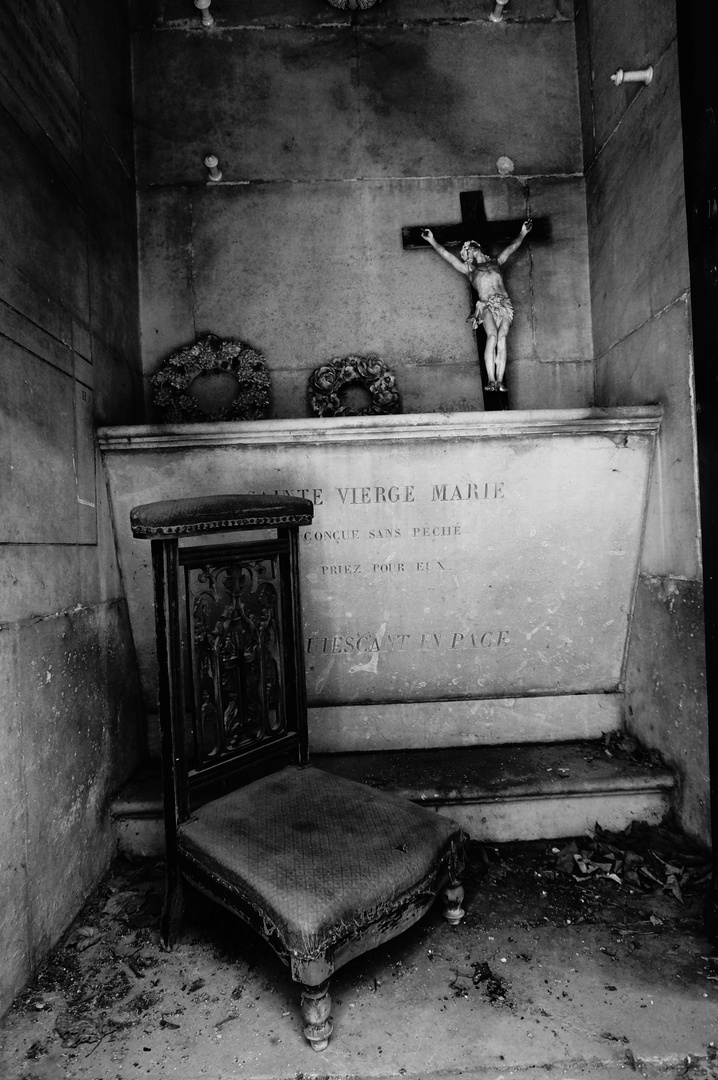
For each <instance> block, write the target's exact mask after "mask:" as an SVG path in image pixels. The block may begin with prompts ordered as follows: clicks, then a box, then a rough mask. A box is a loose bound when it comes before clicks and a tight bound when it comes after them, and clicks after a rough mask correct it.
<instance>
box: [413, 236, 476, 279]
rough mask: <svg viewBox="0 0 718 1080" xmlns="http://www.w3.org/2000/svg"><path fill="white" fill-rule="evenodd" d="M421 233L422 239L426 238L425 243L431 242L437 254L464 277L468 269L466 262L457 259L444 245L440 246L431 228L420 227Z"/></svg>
mask: <svg viewBox="0 0 718 1080" xmlns="http://www.w3.org/2000/svg"><path fill="white" fill-rule="evenodd" d="M421 235H422V237H423V238H424V240H426V242H427V244H431V246H432V247H433V249H434V251H435V252H436V253H437V255H441V257H442V259H446V261H447V262H448V264H449V266H453V268H454V270H458V271H459V273H460V274H463V275H464V277H466V276H467V275H468V273H469V270H468V267H467V265H466V263H465V262H462V261H461V259H457V258H456V255H452V254H451V252H450V251H447V250H446V248H445V247H442V246H441V244H440V243H439V242H438V240H435V239H434V234H433V232H432V231H431V229H422V230H421Z"/></svg>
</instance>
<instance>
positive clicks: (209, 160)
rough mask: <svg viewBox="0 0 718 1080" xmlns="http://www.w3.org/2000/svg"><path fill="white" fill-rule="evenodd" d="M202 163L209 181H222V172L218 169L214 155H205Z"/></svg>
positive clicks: (217, 162)
mask: <svg viewBox="0 0 718 1080" xmlns="http://www.w3.org/2000/svg"><path fill="white" fill-rule="evenodd" d="M204 163H205V165H206V166H207V171H208V172H209V178H210V180H221V179H222V170H221V169H220V168H219V161H218V160H217V158H216V157H215V155H214V154H207V157H206V158H205V159H204Z"/></svg>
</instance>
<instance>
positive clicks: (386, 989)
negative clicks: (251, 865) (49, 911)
mask: <svg viewBox="0 0 718 1080" xmlns="http://www.w3.org/2000/svg"><path fill="white" fill-rule="evenodd" d="M468 854H469V858H468V867H467V871H468V872H467V876H466V885H467V900H466V905H465V906H466V908H467V915H466V917H465V919H464V920H463V922H462V924H461V925H460V926H459V927H458V928H448V927H447V924H445V923H444V922H443V920H442V919H441V917H440V914H439V913H438V912H436V913H434V915H433V916H430V917H429V918H427V919H425V920H423V921H422V923H420V924H417V926H416V927H415V928H412V929H411V930H410V931H408V932H407V933H406V934H404V935H402V936H401V937H400V938H397V939H395V940H394V941H392V942H390V943H388V944H387V945H385V946H383V947H382V948H381V949H378V950H376V951H375V952H373V953H371V954H367V956H365V957H363V958H361V959H359V960H357V961H353V962H352V964H349V965H347V967H346V968H344V969H342V970H341V971H340V972H338V973H337V974H336V975H335V977H334V978H333V980H332V986H333V992H332V997H333V1000H334V1003H335V1004H334V1008H335V1010H336V1011H337V1013H338V1018H335V1021H336V1024H337V1030H339V1031H341V1030H343V1031H344V1032H345V1033H347V1037H346V1039H344V1040H343V1041H341V1040H340V1041H338V1043H337V1045H338V1046H340V1047H345V1048H347V1047H351V1046H352V1045H353V1046H354V1047H359V1046H360V1045H361V1046H362V1047H364V1046H365V1038H366V1031H367V1030H368V1029H367V1027H366V1024H367V1022H368V1023H375V1024H376V1023H379V1022H381V1023H388V1019H387V1018H388V1016H389V1015H390V1012H391V1010H392V1009H394V1008H400V1007H402V1006H403V1004H406V1007H407V1008H409V1007H411V1008H412V1009H416V1008H419V1007H423V1003H424V1001H427V1002H428V1006H429V1007H432V1006H431V1001H432V995H433V1000H434V1001H435V1002H436V1004H435V1005H434V1006H433V1007H434V1008H435V1009H437V1010H438V1011H439V1012H440V1013H441V1015H442V1016H443V1015H444V1010H447V1011H448V1012H449V1013H451V1012H452V1011H453V1010H463V1013H462V1014H461V1015H462V1016H463V1017H464V1020H463V1021H462V1022H463V1023H465V1024H468V1025H469V1026H468V1027H467V1028H466V1038H467V1039H469V1045H470V1046H474V1045H479V1044H478V1043H477V1042H476V1038H474V1036H471V1035H470V1033H471V1030H472V1029H471V1021H470V1018H471V1017H473V1016H474V1014H476V1017H477V1020H476V1022H477V1024H478V1029H477V1030H480V1031H481V1032H483V1031H484V1030H485V1028H486V1024H487V1023H489V1020H488V1018H487V1013H488V1014H489V1015H490V1016H493V1017H495V1020H496V1022H497V1023H499V1024H507V1023H509V1024H512V1025H516V1031H518V1032H519V1034H520V1037H521V1038H525V1039H528V1040H533V1041H532V1043H531V1045H537V1046H538V1042H539V1041H540V1040H541V1039H542V1038H544V1039H550V1040H551V1043H550V1044H549V1043H544V1050H543V1051H542V1053H543V1054H544V1057H545V1055H546V1053H547V1052H548V1051H547V1049H546V1047H548V1046H549V1045H551V1046H552V1045H555V1046H556V1047H557V1048H559V1047H560V1052H561V1055H563V1057H565V1056H566V1054H567V1052H568V1051H567V1049H566V1048H567V1047H570V1046H572V1045H573V1043H572V1042H571V1040H572V1039H575V1038H577V1036H576V1034H575V1033H576V1032H577V1031H583V1030H584V1029H585V1028H586V1021H585V1017H586V1015H587V1012H588V1010H589V1009H590V1010H591V1011H590V1016H591V1023H592V1024H594V1026H595V1029H594V1030H593V1031H592V1034H591V1035H590V1039H592V1040H593V1042H592V1043H590V1046H593V1047H594V1051H593V1052H595V1053H597V1054H599V1056H600V1055H601V1053H602V1054H603V1055H606V1054H608V1055H609V1057H610V1056H611V1055H612V1056H613V1058H615V1060H616V1061H620V1063H621V1066H622V1067H624V1068H628V1069H631V1070H633V1069H637V1070H638V1071H645V1068H644V1064H642V1059H641V1049H640V1046H637V1045H636V1030H639V1029H640V1025H639V1027H638V1028H637V1027H636V1025H635V1024H634V1027H633V1029H631V1028H630V1026H629V1020H628V1018H627V1013H626V1001H627V1000H629V997H630V994H629V989H628V987H629V984H630V985H633V984H631V982H630V981H631V980H633V981H634V983H636V980H637V983H636V985H638V987H639V990H638V991H636V990H635V988H634V989H633V990H631V991H630V993H633V998H632V999H631V1000H633V1001H634V1006H633V1008H634V1014H635V1015H637V1016H638V1017H639V1020H640V1019H641V1018H642V1017H645V1019H646V1021H648V1020H649V1019H650V1020H651V1021H652V1022H653V1023H655V1009H656V1008H657V1006H658V1005H659V1004H660V1000H661V999H660V998H659V997H658V994H661V995H663V996H665V994H666V993H667V992H668V991H667V990H666V987H667V986H668V983H669V982H670V988H669V989H670V992H671V993H674V992H677V991H680V993H682V994H684V995H687V996H686V999H685V1000H686V1008H687V1009H688V1007H689V1006H690V1009H691V1010H693V1012H694V1011H695V1003H696V1002H702V1001H704V1002H705V1005H706V1007H708V1006H711V1005H713V1004H714V1001H715V1000H716V999H718V952H717V951H716V950H714V949H713V947H712V946H711V945H710V944H709V943H708V942H707V940H706V939H705V937H704V936H702V908H703V904H704V900H705V896H706V892H707V887H708V882H709V872H710V864H709V861H708V858H707V855H706V853H705V852H704V851H701V850H699V849H697V848H695V847H694V846H693V845H692V844H691V843H690V842H689V841H688V840H686V838H685V837H683V836H681V835H680V834H678V833H676V832H673V831H672V830H670V829H669V828H667V827H665V826H662V827H652V828H649V827H646V826H634V827H632V828H631V829H629V830H627V831H626V832H624V833H621V834H614V833H609V832H606V831H604V830H601V829H598V828H596V829H594V830H591V832H590V834H586V835H585V836H581V837H575V838H573V839H571V840H564V841H555V842H547V841H539V842H533V843H515V844H479V843H473V842H472V843H471V844H470V848H469V853H468ZM163 894H164V867H163V865H162V864H161V863H157V862H147V861H139V862H136V863H132V862H128V861H124V860H123V861H118V862H117V863H115V865H114V866H113V867H112V870H111V872H110V873H109V874H108V875H107V877H106V878H105V879H104V881H103V882H102V884H101V885H100V886H99V887H98V889H97V890H96V891H95V893H94V894H93V895H92V896H91V897H90V899H89V900H88V902H87V904H86V905H85V907H84V909H83V910H82V911H81V912H80V914H79V916H78V918H77V920H76V921H75V924H74V925H73V926H72V927H71V928H70V929H69V931H68V932H67V934H66V935H65V937H64V939H63V940H62V941H61V942H60V944H59V946H58V947H57V948H56V949H55V950H54V952H53V953H52V955H51V956H50V958H49V959H48V961H47V963H46V964H45V965H44V967H43V968H42V970H41V971H40V972H39V973H38V975H37V977H36V978H35V980H34V981H33V983H32V984H31V985H30V986H29V987H28V988H27V989H26V991H25V992H24V993H23V994H21V995H20V997H19V998H18V999H17V1000H16V1002H15V1005H14V1008H13V1010H12V1012H11V1013H10V1014H9V1017H8V1019H7V1021H6V1023H5V1025H4V1026H5V1029H6V1033H5V1035H4V1037H3V1038H0V1073H1V1074H2V1075H3V1077H5V1076H7V1077H8V1080H16V1077H17V1080H31V1078H32V1080H46V1078H47V1080H55V1078H56V1077H57V1078H60V1077H64V1076H69V1077H72V1078H73V1080H74V1078H75V1077H77V1078H80V1080H85V1078H86V1080H98V1078H100V1077H102V1076H105V1075H106V1076H108V1077H110V1076H111V1077H112V1078H113V1080H114V1078H115V1077H116V1076H117V1075H124V1073H120V1072H119V1071H118V1069H115V1068H114V1063H115V1061H116V1060H117V1061H119V1060H122V1061H125V1060H126V1061H127V1064H128V1067H129V1068H130V1069H131V1070H134V1069H135V1062H136V1061H138V1060H139V1057H140V1056H142V1060H143V1063H144V1064H145V1065H146V1066H147V1068H146V1069H145V1071H149V1069H150V1066H152V1069H153V1070H154V1074H155V1075H156V1076H158V1077H161V1076H165V1075H168V1076H169V1075H170V1074H171V1075H174V1076H182V1075H184V1073H183V1072H182V1070H183V1069H184V1070H185V1071H186V1069H187V1068H188V1067H189V1065H188V1062H192V1063H193V1062H194V1061H195V1059H196V1055H197V1054H198V1053H200V1054H206V1055H208V1054H209V1053H210V1050H211V1048H212V1047H214V1048H215V1050H216V1049H217V1048H219V1047H225V1048H229V1047H233V1048H234V1052H235V1055H236V1056H237V1057H238V1058H239V1060H240V1061H241V1060H244V1059H243V1058H242V1053H244V1051H242V1053H240V1050H241V1048H243V1047H246V1046H259V1045H260V1044H261V1045H264V1044H265V1043H267V1044H269V1045H271V1046H272V1048H273V1051H272V1052H273V1053H276V1054H279V1053H280V1051H281V1047H282V1046H283V1045H286V1047H287V1051H286V1052H287V1054H289V1057H291V1055H292V1054H295V1053H301V1052H302V1050H303V1042H302V1036H301V1017H300V1015H299V1010H298V1005H297V995H296V993H295V989H294V987H293V986H292V984H291V981H290V979H289V977H288V975H287V974H286V972H285V970H284V968H282V967H281V965H280V963H279V961H278V960H277V959H276V958H275V957H274V956H273V954H271V952H270V950H268V949H267V948H266V946H265V945H264V943H263V942H261V941H259V939H256V940H255V939H254V936H253V935H250V934H247V933H246V932H245V931H242V932H240V933H237V925H238V924H237V923H236V921H234V920H233V919H232V917H231V916H230V915H228V914H226V913H223V912H221V910H220V909H217V908H215V906H214V905H212V904H210V902H209V901H206V900H204V899H203V898H201V897H198V896H197V897H194V899H193V898H192V896H190V898H189V904H188V914H187V918H186V921H185V928H184V934H183V938H182V944H181V945H180V947H179V948H178V949H176V950H175V951H174V952H172V953H166V952H164V951H163V950H162V949H161V948H160V943H159V935H158V925H159V916H160V912H161V907H162V901H163ZM586 972H590V973H591V974H590V978H589V976H587V975H585V973H586ZM582 980H583V981H582ZM676 988H677V989H676ZM644 990H645V992H644ZM639 991H640V992H639ZM427 995H428V999H427ZM627 995H628V996H627ZM666 1000H667V1004H666V1010H667V1015H673V1013H674V1012H675V1001H674V1000H673V999H671V1000H670V1001H668V999H666ZM681 1000H682V999H681ZM412 1003H413V1004H412ZM418 1003H422V1004H421V1006H420V1005H419V1004H418ZM654 1003H655V1004H654ZM584 1005H585V1009H586V1012H584V1013H581V1011H580V1010H581V1009H582V1008H583V1007H584ZM372 1010H374V1011H376V1017H375V1018H374V1020H372V1019H371V1017H373V1016H374V1012H373V1011H372ZM611 1010H615V1013H614V1012H612V1011H611ZM639 1010H646V1012H640V1011H639ZM360 1015H361V1017H362V1021H363V1022H362V1023H361V1024H359V1018H360ZM686 1015H688V1012H687V1013H686ZM691 1015H692V1013H691ZM354 1017H356V1022H357V1024H358V1025H359V1026H358V1027H357V1029H356V1032H355V1034H356V1036H357V1037H358V1036H359V1035H360V1034H361V1035H362V1038H361V1039H359V1038H357V1039H355V1040H354V1042H353V1043H352V1041H351V1039H349V1037H348V1030H349V1029H350V1028H351V1023H352V1019H353V1018H354ZM379 1018H381V1021H380V1020H379ZM456 1022H458V1017H457V1020H456ZM14 1025H16V1026H14ZM589 1026H590V1025H589ZM664 1028H666V1023H664V1022H661V1021H659V1022H658V1024H657V1027H656V1028H655V1030H657V1031H663V1029H664ZM452 1030H454V1029H452ZM455 1030H457V1031H458V1030H461V1029H460V1028H459V1029H455ZM500 1030H503V1029H500ZM653 1030H654V1028H653V1027H651V1032H653ZM0 1034H2V1031H1V1029H0ZM412 1037H413V1039H414V1041H416V1039H417V1038H418V1036H417V1035H416V1033H414V1035H413V1036H412ZM435 1037H437V1036H436V1033H435ZM482 1037H483V1036H482ZM502 1037H503V1036H502ZM582 1037H583V1036H582ZM512 1038H514V1039H516V1038H519V1035H516V1034H514V1036H512ZM588 1038H589V1036H588V1035H587V1036H586V1039H588ZM651 1038H654V1036H653V1034H651ZM13 1040H14V1041H13ZM705 1041H706V1042H707V1039H706V1040H705ZM454 1043H455V1045H456V1047H457V1050H456V1053H457V1054H458V1047H459V1045H460V1044H461V1037H460V1036H456V1037H455V1039H454ZM198 1046H199V1047H201V1048H204V1049H199V1050H198ZM587 1046H589V1043H586V1045H585V1046H584V1045H583V1044H582V1047H581V1053H584V1054H585V1053H588V1050H587V1049H586V1047H587ZM596 1047H599V1048H601V1047H602V1048H603V1050H602V1051H601V1050H599V1049H595V1048H596ZM709 1049H710V1048H709ZM3 1052H4V1053H5V1055H6V1056H5V1058H3V1056H2V1055H3ZM212 1052H214V1051H212ZM248 1052H249V1051H247V1053H248ZM263 1052H264V1051H263ZM342 1052H344V1051H342ZM412 1052H413V1051H412ZM447 1052H449V1051H447ZM450 1052H452V1053H453V1052H454V1050H453V1045H452V1049H451V1051H450ZM309 1053H310V1054H311V1053H312V1051H311V1050H310V1051H309ZM377 1053H378V1051H377ZM397 1053H398V1050H397ZM403 1053H404V1059H403V1060H402V1061H399V1060H398V1058H397V1070H395V1071H398V1068H399V1065H401V1067H403V1068H405V1067H406V1061H407V1057H406V1055H407V1054H408V1053H409V1051H408V1050H407V1049H406V1047H405V1048H404V1050H403ZM416 1053H417V1055H418V1054H419V1053H420V1051H419V1050H417V1051H416ZM467 1053H469V1054H470V1051H467ZM643 1053H645V1050H644V1051H643ZM8 1054H14V1058H13V1059H12V1060H13V1062H14V1063H15V1064H14V1065H13V1069H14V1071H13V1069H8V1068H7V1067H5V1071H3V1069H4V1066H5V1062H6V1061H7V1060H10V1059H9V1058H8ZM153 1055H154V1056H153ZM545 1059H546V1060H550V1057H545ZM203 1060H205V1059H203ZM209 1060H210V1059H209V1058H206V1060H205V1064H206V1063H207V1061H209ZM277 1060H279V1058H278V1059H277ZM287 1060H289V1058H288V1059H287ZM381 1060H382V1062H383V1063H384V1067H388V1066H387V1065H386V1062H387V1053H386V1046H384V1050H383V1052H382V1059H381ZM102 1063H104V1065H103V1064H102ZM235 1063H236V1062H235ZM350 1064H351V1063H350V1062H347V1067H346V1069H345V1070H344V1071H345V1072H347V1073H351V1072H352V1069H351V1068H349V1065H350ZM353 1064H354V1065H356V1069H354V1071H355V1072H358V1073H360V1071H361V1070H360V1068H359V1066H360V1065H361V1064H362V1063H361V1062H358V1061H357V1062H354V1063H353ZM497 1064H498V1065H499V1067H503V1059H497ZM110 1065H112V1069H110ZM282 1067H284V1066H282ZM247 1068H249V1066H247ZM277 1068H278V1070H279V1071H277V1072H276V1073H275V1075H284V1073H283V1072H282V1071H281V1069H279V1066H277ZM103 1069H106V1070H107V1071H105V1072H103ZM113 1070H114V1071H113ZM164 1070H166V1071H164ZM414 1071H416V1070H414ZM419 1071H420V1070H419ZM188 1075H189V1074H188ZM192 1075H193V1076H194V1075H195V1074H194V1073H192ZM217 1075H220V1074H219V1073H217ZM222 1075H224V1074H222ZM244 1075H246V1076H251V1075H252V1073H251V1071H249V1072H247V1071H245V1073H244ZM287 1075H289V1073H287ZM676 1080H718V1066H717V1063H716V1058H715V1054H713V1056H710V1054H706V1053H704V1054H703V1055H699V1056H698V1057H694V1058H690V1059H688V1058H687V1059H686V1061H685V1062H684V1065H683V1066H682V1072H681V1073H680V1077H679V1078H676Z"/></svg>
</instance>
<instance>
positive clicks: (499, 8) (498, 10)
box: [489, 0, 509, 22]
mask: <svg viewBox="0 0 718 1080" xmlns="http://www.w3.org/2000/svg"><path fill="white" fill-rule="evenodd" d="M508 2H509V0H496V2H495V4H494V10H493V11H492V12H491V14H490V15H489V18H490V19H491V21H492V22H501V21H502V19H503V17H504V8H505V7H506V5H507V4H508Z"/></svg>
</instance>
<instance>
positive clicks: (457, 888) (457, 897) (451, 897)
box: [441, 881, 466, 926]
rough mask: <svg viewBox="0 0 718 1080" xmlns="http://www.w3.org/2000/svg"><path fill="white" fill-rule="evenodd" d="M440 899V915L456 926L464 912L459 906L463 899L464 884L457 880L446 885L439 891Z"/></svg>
mask: <svg viewBox="0 0 718 1080" xmlns="http://www.w3.org/2000/svg"><path fill="white" fill-rule="evenodd" d="M441 899H442V900H443V902H444V910H443V911H442V915H443V916H444V918H445V919H446V921H447V922H450V923H451V925H452V926H458V924H459V923H460V922H461V920H462V919H463V917H464V915H465V914H466V912H465V911H464V909H463V908H462V906H461V903H462V901H463V899H464V886H463V885H462V884H461V882H458V881H457V882H454V883H453V884H450V885H446V886H445V887H444V888H443V889H442V891H441Z"/></svg>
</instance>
